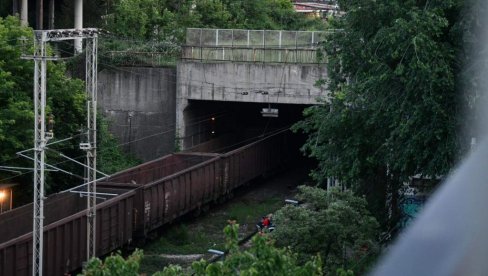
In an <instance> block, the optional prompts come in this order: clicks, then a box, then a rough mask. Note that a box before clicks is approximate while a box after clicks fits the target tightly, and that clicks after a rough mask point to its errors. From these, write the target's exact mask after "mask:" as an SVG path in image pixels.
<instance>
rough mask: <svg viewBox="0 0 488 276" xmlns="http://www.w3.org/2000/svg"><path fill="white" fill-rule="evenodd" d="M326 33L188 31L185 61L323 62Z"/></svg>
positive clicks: (184, 48)
mask: <svg viewBox="0 0 488 276" xmlns="http://www.w3.org/2000/svg"><path fill="white" fill-rule="evenodd" d="M325 35H326V32H318V31H317V32H315V31H269V30H223V29H187V35H186V45H185V46H183V59H196V60H208V61H212V60H214V61H242V62H285V63H320V62H324V60H323V58H322V55H321V54H320V51H318V48H319V47H318V45H319V43H320V42H321V41H323V40H324V39H325Z"/></svg>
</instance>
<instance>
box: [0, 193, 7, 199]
mask: <svg viewBox="0 0 488 276" xmlns="http://www.w3.org/2000/svg"><path fill="white" fill-rule="evenodd" d="M5 196H6V195H5V191H0V201H3V200H4V199H5Z"/></svg>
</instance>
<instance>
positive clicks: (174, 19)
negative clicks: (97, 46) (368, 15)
mask: <svg viewBox="0 0 488 276" xmlns="http://www.w3.org/2000/svg"><path fill="white" fill-rule="evenodd" d="M110 10H111V12H110V14H109V15H107V16H106V20H105V21H103V22H100V24H99V26H100V27H103V28H104V29H106V30H108V31H110V32H111V34H110V35H108V36H106V37H105V39H104V40H102V41H101V49H102V50H101V55H102V58H104V56H105V57H106V58H107V60H106V61H105V62H106V63H109V62H110V63H116V64H117V63H124V64H127V63H132V62H136V63H137V61H138V60H139V61H140V60H143V58H142V57H141V54H140V53H141V52H157V53H159V54H160V55H161V56H160V58H162V59H163V61H162V64H167V63H168V64H172V63H174V62H175V61H176V60H177V58H179V56H180V50H181V49H180V47H181V45H182V44H184V43H185V34H186V29H187V28H220V29H234V28H235V29H259V30H262V29H285V30H317V29H323V28H324V27H325V25H324V23H323V22H322V21H321V20H319V19H309V18H307V17H305V16H304V15H303V14H299V13H296V12H295V11H294V9H293V5H292V4H291V2H290V1H288V0H245V1H244V0H239V1H236V0H232V1H229V0H196V1H193V0H182V1H175V0H116V1H114V2H113V4H112V6H111V7H110ZM113 51H119V52H118V53H117V57H116V58H114V57H113V56H112V54H111V53H113ZM107 52H110V54H109V53H107ZM124 52H125V53H124Z"/></svg>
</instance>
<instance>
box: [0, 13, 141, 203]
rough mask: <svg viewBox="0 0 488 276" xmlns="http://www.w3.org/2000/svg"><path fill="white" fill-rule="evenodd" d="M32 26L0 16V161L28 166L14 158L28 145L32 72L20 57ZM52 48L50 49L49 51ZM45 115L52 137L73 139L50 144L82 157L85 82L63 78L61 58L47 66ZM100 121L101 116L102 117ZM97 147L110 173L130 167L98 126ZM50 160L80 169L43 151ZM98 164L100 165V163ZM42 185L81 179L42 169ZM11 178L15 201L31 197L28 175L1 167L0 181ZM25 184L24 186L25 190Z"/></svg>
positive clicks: (57, 186) (55, 187)
mask: <svg viewBox="0 0 488 276" xmlns="http://www.w3.org/2000/svg"><path fill="white" fill-rule="evenodd" d="M32 47H33V45H32V29H30V28H25V27H21V26H20V22H19V20H18V18H16V17H13V16H9V17H6V18H0V165H8V166H20V167H32V162H31V161H27V160H25V159H22V158H19V157H16V152H18V151H22V150H25V149H29V148H32V147H33V139H34V138H33V125H34V112H33V109H34V107H33V92H32V91H33V78H34V76H33V74H34V64H33V62H32V61H29V60H24V59H21V54H22V51H25V54H29V53H32V52H33V48H32ZM49 51H50V52H52V49H49ZM46 103H47V108H46V109H47V114H52V115H54V120H55V125H54V137H55V139H63V138H68V137H71V136H75V139H73V140H70V141H67V142H65V143H62V144H57V145H53V146H52V147H50V148H51V149H52V150H57V151H62V152H63V154H65V155H67V156H70V157H78V160H81V161H82V160H83V158H84V156H85V153H84V152H82V151H81V150H80V149H79V143H80V139H79V137H78V136H79V134H80V129H81V127H82V126H83V125H85V124H86V110H85V108H86V96H85V91H84V84H83V82H82V81H81V80H79V79H73V78H70V77H68V76H67V74H66V67H65V64H64V63H63V62H48V64H47V101H46ZM102 121H103V120H102ZM99 136H100V137H101V138H102V139H101V140H100V146H99V147H98V149H99V154H98V158H99V160H101V161H103V162H102V163H101V165H100V167H101V168H102V169H105V168H106V167H107V166H110V168H108V167H107V171H109V172H113V171H114V170H116V169H117V170H120V169H122V168H125V167H126V166H130V165H133V164H134V163H135V162H134V160H133V159H131V158H129V157H126V156H125V155H123V154H122V153H121V151H120V149H118V148H117V147H116V141H115V140H114V139H113V138H110V135H109V134H108V130H107V128H106V127H104V125H103V124H102V125H101V129H100V131H99ZM46 155H47V160H48V162H49V163H51V164H53V163H59V165H58V166H59V167H61V168H62V169H64V170H66V171H70V172H72V173H74V174H76V175H79V176H81V175H83V168H82V167H81V166H79V165H77V164H74V163H72V162H66V160H65V159H62V158H61V157H60V156H59V154H58V153H57V152H54V151H46ZM99 164H100V163H99ZM46 177H47V181H46V189H47V191H48V193H50V192H55V191H59V190H63V189H66V188H68V187H72V186H73V185H74V184H75V183H80V182H81V179H79V178H75V177H72V176H68V175H65V174H62V173H47V175H46ZM3 181H13V182H16V183H20V184H24V185H21V186H20V187H21V188H20V190H19V193H16V197H17V198H18V200H16V203H19V204H21V203H26V202H29V201H30V200H31V198H32V197H31V194H30V189H31V187H32V185H30V184H31V183H32V175H31V174H27V173H26V174H21V175H20V176H19V175H17V174H12V173H11V172H6V171H0V182H3ZM26 187H27V188H26Z"/></svg>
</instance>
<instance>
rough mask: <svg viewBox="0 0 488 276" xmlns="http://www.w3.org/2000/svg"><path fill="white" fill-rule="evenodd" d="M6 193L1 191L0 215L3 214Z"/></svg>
mask: <svg viewBox="0 0 488 276" xmlns="http://www.w3.org/2000/svg"><path fill="white" fill-rule="evenodd" d="M5 197H6V194H5V191H0V214H1V213H3V201H4V200H5Z"/></svg>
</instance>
